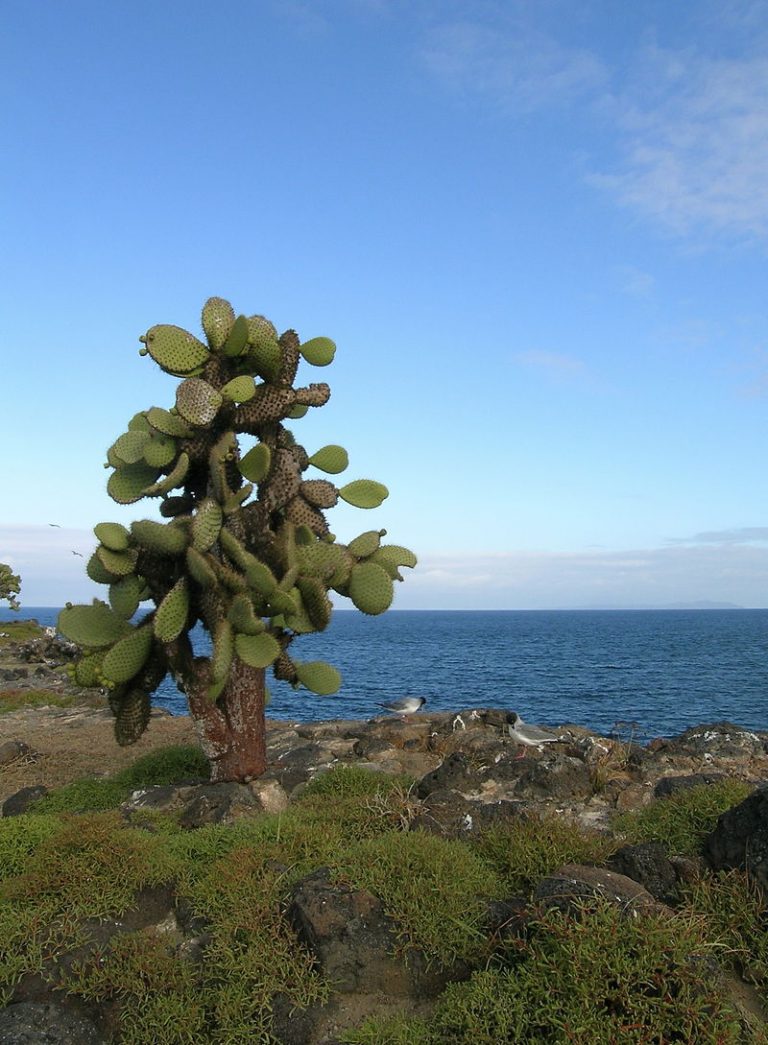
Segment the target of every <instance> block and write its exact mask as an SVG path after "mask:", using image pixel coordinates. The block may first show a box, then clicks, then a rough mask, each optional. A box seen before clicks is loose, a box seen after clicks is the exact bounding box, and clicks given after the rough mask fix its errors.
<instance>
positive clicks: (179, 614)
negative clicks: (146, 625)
mask: <svg viewBox="0 0 768 1045" xmlns="http://www.w3.org/2000/svg"><path fill="white" fill-rule="evenodd" d="M188 614H189V589H188V587H187V581H186V578H185V577H181V578H180V579H179V580H178V581H177V582H176V583H175V584H174V586H173V587H172V588H171V590H170V591H169V592H168V594H167V595H166V596H165V598H164V599H163V601H162V602H161V603H160V605H159V606H158V607H157V613H156V614H155V625H154V626H155V635H156V636H157V638H158V639H159V640H160V642H173V640H174V639H176V638H178V637H179V635H180V634H181V633H182V631H183V630H184V627H185V625H186V623H187V616H188Z"/></svg>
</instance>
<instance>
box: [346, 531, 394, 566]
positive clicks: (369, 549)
mask: <svg viewBox="0 0 768 1045" xmlns="http://www.w3.org/2000/svg"><path fill="white" fill-rule="evenodd" d="M386 532H387V531H386V530H366V532H365V533H361V534H360V536H359V537H355V539H354V540H353V541H350V542H349V544H348V545H347V551H348V552H350V554H351V555H354V556H355V558H356V559H367V558H368V556H369V555H373V553H374V552H375V551H376V549H377V548H378V547H379V545H380V544H381V538H382V537H383V536H384V534H385V533H386Z"/></svg>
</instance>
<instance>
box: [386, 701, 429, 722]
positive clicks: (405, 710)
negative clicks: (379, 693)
mask: <svg viewBox="0 0 768 1045" xmlns="http://www.w3.org/2000/svg"><path fill="white" fill-rule="evenodd" d="M376 703H377V704H378V706H379V707H380V708H384V710H385V711H391V712H392V713H393V714H395V715H399V716H400V717H401V718H403V719H405V718H407V716H408V715H413V714H414V713H415V712H417V711H418V710H419V709H420V708H422V707H424V705H425V704H426V703H427V698H426V697H403V698H402V700H390V701H387V702H386V703H382V702H381V701H378V700H377V701H376Z"/></svg>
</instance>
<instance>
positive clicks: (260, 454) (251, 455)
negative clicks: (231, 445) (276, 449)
mask: <svg viewBox="0 0 768 1045" xmlns="http://www.w3.org/2000/svg"><path fill="white" fill-rule="evenodd" d="M271 463H272V451H271V450H270V449H269V447H268V446H267V444H266V443H257V444H256V446H254V447H253V449H251V450H249V451H248V453H247V454H245V456H244V457H243V458H242V459H241V460H240V462H239V463H238V468H239V469H240V471H241V472H242V474H243V475H244V476H245V478H246V479H250V481H251V482H252V483H260V482H262V480H263V479H264V478H265V476H266V475H267V473H268V472H269V468H270V465H271Z"/></svg>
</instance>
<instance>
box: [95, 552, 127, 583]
mask: <svg viewBox="0 0 768 1045" xmlns="http://www.w3.org/2000/svg"><path fill="white" fill-rule="evenodd" d="M96 554H97V555H98V557H99V559H100V560H101V564H102V566H103V567H104V569H105V570H107V571H108V572H109V573H112V574H114V576H115V577H127V576H128V574H129V573H133V571H134V570H135V568H136V557H137V552H136V549H135V548H129V549H128V550H127V551H124V552H113V551H111V550H110V549H109V548H105V547H104V545H101V547H99V548H97V549H96Z"/></svg>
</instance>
